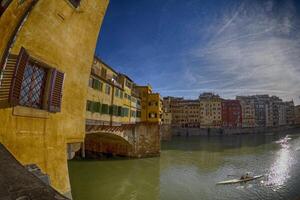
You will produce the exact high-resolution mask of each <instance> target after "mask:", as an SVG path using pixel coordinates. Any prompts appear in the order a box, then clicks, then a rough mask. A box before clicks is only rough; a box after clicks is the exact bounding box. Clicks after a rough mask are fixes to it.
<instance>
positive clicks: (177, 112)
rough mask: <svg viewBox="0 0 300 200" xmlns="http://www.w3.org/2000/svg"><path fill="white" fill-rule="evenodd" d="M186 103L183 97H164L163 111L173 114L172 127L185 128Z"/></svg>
mask: <svg viewBox="0 0 300 200" xmlns="http://www.w3.org/2000/svg"><path fill="white" fill-rule="evenodd" d="M184 101H185V100H184V99H183V98H181V97H164V99H163V106H164V108H163V109H164V110H165V111H166V112H170V113H171V114H172V120H171V125H172V126H177V127H184V126H185V112H184Z"/></svg>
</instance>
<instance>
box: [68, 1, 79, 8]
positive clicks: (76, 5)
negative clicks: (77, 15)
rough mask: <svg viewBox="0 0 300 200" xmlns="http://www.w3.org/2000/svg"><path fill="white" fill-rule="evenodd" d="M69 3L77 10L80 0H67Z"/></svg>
mask: <svg viewBox="0 0 300 200" xmlns="http://www.w3.org/2000/svg"><path fill="white" fill-rule="evenodd" d="M69 2H70V3H71V4H72V5H73V6H74V7H75V8H77V7H78V6H79V5H80V0H69Z"/></svg>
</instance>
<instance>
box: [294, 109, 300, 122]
mask: <svg viewBox="0 0 300 200" xmlns="http://www.w3.org/2000/svg"><path fill="white" fill-rule="evenodd" d="M295 124H297V125H300V105H297V106H295Z"/></svg>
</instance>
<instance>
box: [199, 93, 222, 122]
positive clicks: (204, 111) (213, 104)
mask: <svg viewBox="0 0 300 200" xmlns="http://www.w3.org/2000/svg"><path fill="white" fill-rule="evenodd" d="M199 100H200V119H199V120H200V127H201V128H219V127H221V125H222V104H221V103H222V99H221V98H220V97H219V96H218V95H215V94H213V93H203V94H201V95H200V96H199Z"/></svg>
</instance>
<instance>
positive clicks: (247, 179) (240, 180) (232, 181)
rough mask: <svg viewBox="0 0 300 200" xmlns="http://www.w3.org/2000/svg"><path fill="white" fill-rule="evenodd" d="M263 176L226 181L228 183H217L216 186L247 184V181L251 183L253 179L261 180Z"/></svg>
mask: <svg viewBox="0 0 300 200" xmlns="http://www.w3.org/2000/svg"><path fill="white" fill-rule="evenodd" d="M263 176H264V175H257V176H253V177H249V178H245V179H231V180H228V181H221V182H218V183H217V185H224V184H234V183H243V182H247V181H252V180H255V179H259V178H261V177H263Z"/></svg>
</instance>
